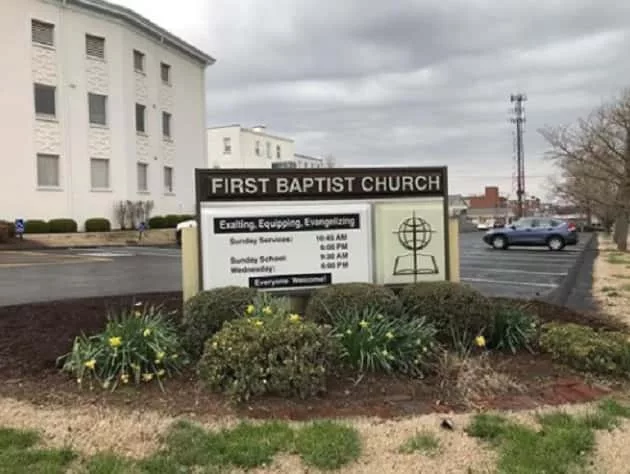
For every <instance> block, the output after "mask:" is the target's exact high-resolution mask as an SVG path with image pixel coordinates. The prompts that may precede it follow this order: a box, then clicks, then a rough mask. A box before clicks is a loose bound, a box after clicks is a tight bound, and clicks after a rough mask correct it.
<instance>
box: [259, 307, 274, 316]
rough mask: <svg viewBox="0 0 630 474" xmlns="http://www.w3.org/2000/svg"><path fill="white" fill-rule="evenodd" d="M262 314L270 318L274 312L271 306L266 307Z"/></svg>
mask: <svg viewBox="0 0 630 474" xmlns="http://www.w3.org/2000/svg"><path fill="white" fill-rule="evenodd" d="M262 312H263V314H264V315H265V316H269V315H270V314H271V313H273V310H272V309H271V308H270V307H269V306H265V307H264V308H263V310H262Z"/></svg>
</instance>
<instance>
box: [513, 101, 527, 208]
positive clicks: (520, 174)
mask: <svg viewBox="0 0 630 474" xmlns="http://www.w3.org/2000/svg"><path fill="white" fill-rule="evenodd" d="M526 100H527V96H526V95H525V94H521V93H519V94H512V95H511V96H510V102H513V103H515V104H514V117H513V118H512V119H511V120H512V122H513V123H516V173H517V183H516V198H517V200H518V217H519V218H521V217H523V196H524V195H525V156H524V153H523V123H524V122H525V109H524V107H523V102H525V101H526Z"/></svg>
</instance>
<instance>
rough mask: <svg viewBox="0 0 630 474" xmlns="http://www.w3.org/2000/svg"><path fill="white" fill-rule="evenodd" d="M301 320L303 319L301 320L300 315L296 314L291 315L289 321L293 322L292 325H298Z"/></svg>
mask: <svg viewBox="0 0 630 474" xmlns="http://www.w3.org/2000/svg"><path fill="white" fill-rule="evenodd" d="M300 319H302V318H300V315H299V314H295V313H294V314H290V315H289V321H291V322H292V323H298V322H300Z"/></svg>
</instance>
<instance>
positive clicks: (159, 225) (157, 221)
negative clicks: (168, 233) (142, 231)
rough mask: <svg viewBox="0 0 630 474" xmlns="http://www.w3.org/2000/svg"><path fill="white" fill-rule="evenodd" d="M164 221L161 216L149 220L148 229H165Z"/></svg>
mask: <svg viewBox="0 0 630 474" xmlns="http://www.w3.org/2000/svg"><path fill="white" fill-rule="evenodd" d="M166 228H167V225H166V219H164V217H162V216H155V217H152V218H151V219H149V229H166Z"/></svg>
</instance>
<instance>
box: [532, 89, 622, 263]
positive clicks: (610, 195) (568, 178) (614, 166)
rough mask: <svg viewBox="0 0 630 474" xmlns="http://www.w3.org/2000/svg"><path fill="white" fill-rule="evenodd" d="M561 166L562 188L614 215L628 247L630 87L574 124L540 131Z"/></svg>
mask: <svg viewBox="0 0 630 474" xmlns="http://www.w3.org/2000/svg"><path fill="white" fill-rule="evenodd" d="M540 133H541V134H542V136H543V137H544V138H545V140H546V141H547V143H548V144H549V145H550V148H551V149H550V150H549V152H548V153H547V156H548V158H550V159H551V160H553V161H554V163H555V164H556V165H557V166H558V167H559V169H560V170H561V174H562V178H561V180H560V181H559V183H558V191H559V192H560V194H562V195H564V196H565V197H568V198H570V200H571V201H572V202H574V203H575V204H577V205H579V206H580V207H582V208H586V209H589V210H593V211H596V212H597V213H598V216H599V217H600V218H602V220H605V219H608V220H610V218H611V217H610V216H614V222H615V242H616V244H617V248H618V249H619V250H623V251H625V250H627V245H628V244H627V241H628V218H629V215H630V90H626V91H624V92H623V94H622V95H621V96H620V97H619V98H618V99H616V100H614V101H613V102H612V103H610V104H605V105H602V106H601V107H599V108H597V109H596V110H595V111H594V112H593V113H591V114H590V115H589V116H588V117H587V118H586V119H580V120H578V121H577V123H576V124H575V125H573V126H563V127H555V128H553V127H547V128H545V129H543V130H541V131H540Z"/></svg>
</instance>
